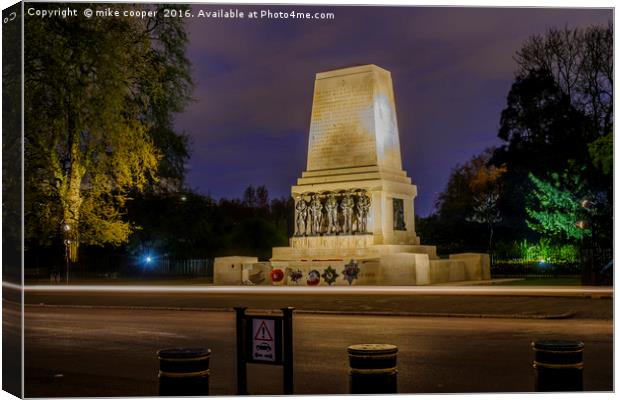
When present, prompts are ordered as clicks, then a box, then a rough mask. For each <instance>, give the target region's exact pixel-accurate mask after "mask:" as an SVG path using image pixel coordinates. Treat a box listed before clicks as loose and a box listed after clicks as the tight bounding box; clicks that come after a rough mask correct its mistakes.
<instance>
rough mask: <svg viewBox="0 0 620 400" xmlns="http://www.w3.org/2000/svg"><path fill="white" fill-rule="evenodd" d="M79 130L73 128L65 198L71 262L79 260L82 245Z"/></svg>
mask: <svg viewBox="0 0 620 400" xmlns="http://www.w3.org/2000/svg"><path fill="white" fill-rule="evenodd" d="M79 140H80V135H79V132H76V131H75V129H74V130H73V133H72V135H71V136H70V140H69V167H68V171H66V174H67V175H66V179H67V181H66V183H65V185H66V186H65V193H64V199H63V227H62V229H63V232H64V240H65V248H66V251H67V258H68V259H69V261H71V262H76V261H77V260H78V249H79V246H80V236H79V232H80V231H79V222H80V206H81V205H82V197H81V186H82V176H83V173H82V167H81V165H80V149H79Z"/></svg>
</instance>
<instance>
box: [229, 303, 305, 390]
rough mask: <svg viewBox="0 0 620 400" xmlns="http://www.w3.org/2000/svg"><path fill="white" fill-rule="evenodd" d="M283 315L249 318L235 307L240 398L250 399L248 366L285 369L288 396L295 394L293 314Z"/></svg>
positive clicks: (285, 311) (290, 310)
mask: <svg viewBox="0 0 620 400" xmlns="http://www.w3.org/2000/svg"><path fill="white" fill-rule="evenodd" d="M294 309H295V308H294V307H286V308H282V309H281V311H282V315H255V314H249V315H248V314H246V310H247V308H246V307H235V312H236V327H237V394H239V395H247V394H248V389H247V387H248V386H247V363H255V364H272V365H282V367H283V368H282V388H283V392H284V394H293V310H294Z"/></svg>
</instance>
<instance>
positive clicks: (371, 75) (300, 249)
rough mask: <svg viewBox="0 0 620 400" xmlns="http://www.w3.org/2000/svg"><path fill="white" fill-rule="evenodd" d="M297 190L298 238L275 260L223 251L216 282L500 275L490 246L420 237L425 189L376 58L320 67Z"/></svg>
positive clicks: (401, 281)
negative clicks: (412, 174)
mask: <svg viewBox="0 0 620 400" xmlns="http://www.w3.org/2000/svg"><path fill="white" fill-rule="evenodd" d="M291 195H292V196H293V198H294V199H295V234H294V236H293V237H292V238H290V240H289V246H288V247H275V248H274V249H273V255H272V258H271V260H270V262H263V263H259V262H257V260H256V259H251V258H247V257H245V258H244V257H227V258H221V259H219V260H218V259H216V262H215V277H214V281H215V283H216V284H218V283H221V284H239V283H242V282H243V283H246V284H250V283H252V284H275V285H285V284H286V285H308V286H315V285H330V286H331V285H354V284H355V285H360V284H365V285H426V284H430V283H441V282H449V281H464V280H480V279H489V278H490V272H489V257H488V255H487V254H474V253H466V254H453V255H450V259H439V257H438V256H437V254H436V248H435V246H428V245H421V244H420V238H419V237H418V236H417V235H416V231H415V214H414V199H415V197H416V195H417V188H416V186H415V185H413V184H412V183H411V178H409V177H408V176H407V173H406V172H405V171H404V170H403V169H402V160H401V152H400V140H399V132H398V123H397V118H396V104H395V101H394V91H393V89H392V77H391V74H390V72H389V71H387V70H385V69H383V68H380V67H378V66H376V65H372V64H371V65H361V66H353V67H348V68H342V69H336V70H332V71H326V72H320V73H318V74H317V75H316V80H315V85H314V99H313V103H312V117H311V122H310V132H309V140H308V160H307V166H306V171H304V172H302V174H301V177H300V178H299V179H298V180H297V183H296V185H294V186H293V187H292V188H291ZM235 265H237V269H236V270H235ZM242 270H243V272H242ZM274 277H275V278H274ZM218 281H219V282H218Z"/></svg>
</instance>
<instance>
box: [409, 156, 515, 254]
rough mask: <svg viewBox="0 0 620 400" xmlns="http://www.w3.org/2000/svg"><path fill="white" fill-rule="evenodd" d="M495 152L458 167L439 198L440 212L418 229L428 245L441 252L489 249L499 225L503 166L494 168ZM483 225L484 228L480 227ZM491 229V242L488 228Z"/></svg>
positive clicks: (437, 208)
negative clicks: (499, 184) (431, 244)
mask: <svg viewBox="0 0 620 400" xmlns="http://www.w3.org/2000/svg"><path fill="white" fill-rule="evenodd" d="M492 155H493V149H487V150H486V151H485V152H483V153H482V154H480V155H476V156H474V157H472V158H471V159H470V160H469V161H468V162H466V163H464V164H460V165H457V166H456V167H455V168H454V169H453V170H452V172H451V174H450V177H449V179H448V183H447V184H446V187H445V189H444V191H443V192H441V193H440V194H439V196H438V198H437V202H436V204H435V207H436V211H435V213H434V214H433V215H431V216H430V217H427V218H422V219H418V221H417V222H416V227H417V230H418V232H419V233H420V235H421V237H422V239H423V240H424V241H425V242H429V243H436V244H437V245H438V246H439V250H440V251H441V252H454V251H465V250H469V251H471V250H474V249H475V250H480V251H483V250H488V249H489V248H491V247H492V241H493V231H494V227H495V225H496V224H497V223H498V222H499V216H498V215H497V213H498V209H497V207H496V200H497V196H498V195H497V193H498V191H499V189H500V187H499V186H498V181H499V178H500V177H501V175H502V174H503V173H504V172H505V169H504V168H503V167H496V166H494V165H490V164H489V161H490V159H491V156H492ZM480 225H483V226H480ZM485 228H486V229H487V232H488V236H487V237H488V240H486V242H485V241H484V240H480V238H483V237H485V236H486V235H485V233H484V229H485Z"/></svg>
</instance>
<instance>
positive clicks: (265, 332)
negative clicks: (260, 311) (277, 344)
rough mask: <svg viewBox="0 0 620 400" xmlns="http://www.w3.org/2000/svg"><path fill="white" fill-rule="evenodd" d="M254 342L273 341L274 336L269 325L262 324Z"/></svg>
mask: <svg viewBox="0 0 620 400" xmlns="http://www.w3.org/2000/svg"><path fill="white" fill-rule="evenodd" d="M254 340H263V341H265V342H272V341H273V336H272V335H271V332H269V328H267V324H265V321H263V322H261V324H260V326H259V327H258V329H257V330H256V335H255V336H254Z"/></svg>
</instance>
